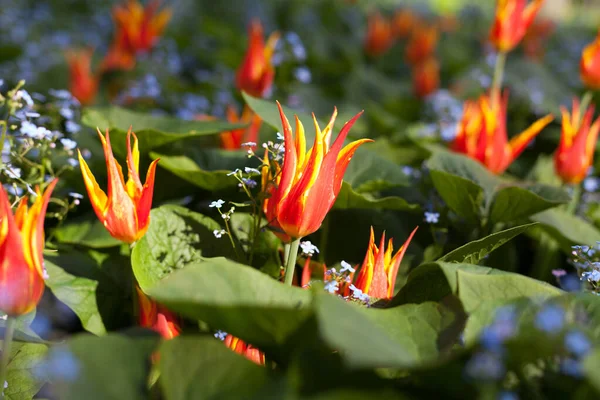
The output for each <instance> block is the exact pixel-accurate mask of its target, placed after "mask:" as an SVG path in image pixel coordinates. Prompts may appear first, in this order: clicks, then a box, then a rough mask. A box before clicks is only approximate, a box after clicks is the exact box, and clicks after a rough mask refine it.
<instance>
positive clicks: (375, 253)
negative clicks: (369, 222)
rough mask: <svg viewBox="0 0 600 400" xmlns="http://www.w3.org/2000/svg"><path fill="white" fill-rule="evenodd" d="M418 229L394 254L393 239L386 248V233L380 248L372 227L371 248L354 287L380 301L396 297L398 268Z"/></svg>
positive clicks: (382, 236) (382, 237)
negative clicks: (376, 243)
mask: <svg viewBox="0 0 600 400" xmlns="http://www.w3.org/2000/svg"><path fill="white" fill-rule="evenodd" d="M417 229H418V227H416V228H415V229H414V230H413V231H412V232H411V234H410V235H409V236H408V239H406V242H404V244H403V245H402V246H401V247H400V248H399V249H398V251H397V252H396V254H394V255H393V256H392V254H393V252H394V245H393V239H390V240H389V241H388V245H387V249H386V248H385V232H384V233H383V235H381V240H380V242H379V247H377V246H376V245H375V234H374V233H373V228H372V227H371V237H370V239H369V248H368V249H367V254H366V255H365V259H364V261H363V263H362V266H361V268H360V270H359V271H358V275H357V277H356V282H355V283H354V286H356V288H358V289H360V290H361V291H362V292H363V293H365V294H368V295H369V296H371V297H375V298H378V299H391V298H392V297H393V295H394V287H395V286H396V277H397V275H398V268H399V267H400V263H401V262H402V258H403V257H404V253H406V249H407V247H408V245H409V244H410V241H411V240H412V238H413V236H414V234H415V232H417Z"/></svg>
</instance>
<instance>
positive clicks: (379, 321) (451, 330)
mask: <svg viewBox="0 0 600 400" xmlns="http://www.w3.org/2000/svg"><path fill="white" fill-rule="evenodd" d="M362 311H364V314H365V315H366V316H367V317H368V318H369V319H370V320H371V321H373V322H374V323H375V325H376V326H378V327H379V328H381V329H382V330H383V331H384V332H385V333H386V334H387V335H388V336H389V337H390V338H392V339H393V340H395V341H397V342H398V343H400V344H401V345H402V348H404V349H405V350H406V351H408V352H409V353H410V354H411V355H412V356H414V357H415V358H416V359H418V360H419V362H422V363H426V362H429V361H433V360H435V359H437V358H438V357H439V356H440V355H441V354H442V353H443V352H444V351H447V350H449V347H450V346H451V345H453V344H454V343H456V340H457V339H458V335H459V334H460V332H461V331H462V326H463V325H464V315H462V314H463V313H462V312H453V311H452V310H451V309H450V308H449V307H446V306H445V305H443V304H442V303H434V302H425V303H421V304H403V305H400V306H397V307H392V308H384V309H382V308H367V309H362Z"/></svg>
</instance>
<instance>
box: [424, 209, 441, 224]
mask: <svg viewBox="0 0 600 400" xmlns="http://www.w3.org/2000/svg"><path fill="white" fill-rule="evenodd" d="M439 220H440V213H434V212H429V211H425V222H427V223H428V224H437V223H438V222H439Z"/></svg>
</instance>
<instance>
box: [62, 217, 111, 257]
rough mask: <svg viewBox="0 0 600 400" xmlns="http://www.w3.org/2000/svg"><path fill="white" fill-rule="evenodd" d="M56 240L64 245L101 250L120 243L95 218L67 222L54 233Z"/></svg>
mask: <svg viewBox="0 0 600 400" xmlns="http://www.w3.org/2000/svg"><path fill="white" fill-rule="evenodd" d="M54 235H55V236H56V239H57V240H58V241H59V242H61V243H65V244H73V245H78V246H84V247H90V248H93V249H103V248H107V247H115V246H119V245H120V244H121V242H120V241H119V240H117V239H115V238H113V237H112V236H111V235H110V233H108V231H107V230H106V228H105V227H104V225H102V223H101V222H100V221H99V220H98V218H96V216H93V217H92V216H90V217H88V218H85V219H80V220H77V221H69V222H68V223H66V224H65V225H62V226H60V227H58V228H57V229H56V230H55V231H54Z"/></svg>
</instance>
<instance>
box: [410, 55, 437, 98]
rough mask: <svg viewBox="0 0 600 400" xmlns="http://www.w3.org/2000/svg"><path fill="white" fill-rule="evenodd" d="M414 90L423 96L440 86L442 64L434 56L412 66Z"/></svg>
mask: <svg viewBox="0 0 600 400" xmlns="http://www.w3.org/2000/svg"><path fill="white" fill-rule="evenodd" d="M412 81H413V91H414V93H415V95H417V97H420V98H423V97H426V96H428V95H430V94H431V93H433V92H435V91H436V90H437V89H438V87H439V86H440V65H439V63H438V61H437V60H436V59H435V58H434V57H431V58H428V59H427V60H425V61H424V62H422V63H421V64H418V65H415V66H414V67H413V68H412Z"/></svg>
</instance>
